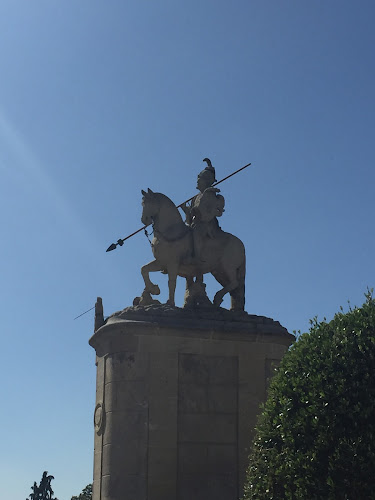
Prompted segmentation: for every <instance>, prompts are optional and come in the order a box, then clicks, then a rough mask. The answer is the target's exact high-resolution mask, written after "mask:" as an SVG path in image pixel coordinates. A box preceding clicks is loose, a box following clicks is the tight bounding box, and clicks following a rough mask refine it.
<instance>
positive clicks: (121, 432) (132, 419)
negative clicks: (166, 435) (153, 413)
mask: <svg viewBox="0 0 375 500" xmlns="http://www.w3.org/2000/svg"><path fill="white" fill-rule="evenodd" d="M131 439H136V440H137V441H138V443H139V446H146V447H147V439H148V411H147V409H146V410H142V411H140V412H137V413H136V412H133V413H126V412H108V413H106V429H105V432H104V434H103V445H106V444H111V443H117V442H121V443H127V442H128V441H129V440H131Z"/></svg>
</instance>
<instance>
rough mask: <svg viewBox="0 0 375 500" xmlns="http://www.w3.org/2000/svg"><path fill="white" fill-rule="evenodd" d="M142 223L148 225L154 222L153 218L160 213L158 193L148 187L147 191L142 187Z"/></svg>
mask: <svg viewBox="0 0 375 500" xmlns="http://www.w3.org/2000/svg"><path fill="white" fill-rule="evenodd" d="M142 207H143V210H142V217H141V221H142V224H144V225H145V226H148V225H149V224H151V223H152V222H153V218H154V217H155V216H156V215H157V214H158V213H159V208H160V206H159V200H158V197H157V193H154V192H153V191H151V189H150V188H148V190H147V192H146V191H143V189H142Z"/></svg>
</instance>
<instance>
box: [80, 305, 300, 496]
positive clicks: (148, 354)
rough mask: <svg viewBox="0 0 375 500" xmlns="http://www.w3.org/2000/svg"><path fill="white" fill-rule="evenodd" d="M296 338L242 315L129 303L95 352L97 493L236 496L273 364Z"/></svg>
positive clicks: (98, 338) (97, 338) (96, 338)
mask: <svg viewBox="0 0 375 500" xmlns="http://www.w3.org/2000/svg"><path fill="white" fill-rule="evenodd" d="M293 339H294V337H293V336H292V335H290V334H289V333H288V332H287V331H286V329H285V328H283V327H281V326H280V324H279V323H278V322H275V321H273V320H272V319H269V318H265V317H260V316H253V315H248V314H246V313H237V314H234V313H231V312H230V311H225V310H222V309H221V310H219V311H218V312H210V311H208V312H205V313H204V312H188V311H185V310H181V309H176V308H169V307H168V306H149V307H147V308H142V307H132V308H127V309H125V310H124V311H122V312H120V313H116V314H114V315H112V316H111V317H110V318H109V319H108V320H107V322H106V324H105V325H104V326H101V327H100V328H99V329H98V330H97V331H96V332H95V334H94V335H93V337H92V338H91V339H90V345H91V346H92V347H93V348H94V349H95V350H96V354H97V390H96V391H97V392H96V409H95V430H96V432H95V459H94V495H93V500H146V499H147V500H193V499H194V500H201V499H202V500H235V499H237V498H239V497H240V496H241V495H242V486H243V484H244V478H245V470H246V467H247V461H248V460H247V457H248V449H249V446H250V443H251V437H252V429H253V428H254V425H255V423H256V417H257V414H258V412H259V404H260V403H261V402H262V401H264V399H265V396H266V389H267V383H268V379H269V377H270V376H271V373H272V366H273V365H277V364H278V363H279V361H280V359H281V358H282V356H283V354H284V353H285V351H286V349H287V348H288V346H289V345H290V344H291V342H292V340H293Z"/></svg>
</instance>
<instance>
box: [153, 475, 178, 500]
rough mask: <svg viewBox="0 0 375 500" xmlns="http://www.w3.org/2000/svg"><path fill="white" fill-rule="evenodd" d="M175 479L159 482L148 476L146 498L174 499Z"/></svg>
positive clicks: (175, 492)
mask: <svg viewBox="0 0 375 500" xmlns="http://www.w3.org/2000/svg"><path fill="white" fill-rule="evenodd" d="M176 488H177V485H176V481H164V482H160V481H158V479H157V478H155V479H154V478H151V479H150V478H149V481H148V496H147V500H176V494H177V491H176Z"/></svg>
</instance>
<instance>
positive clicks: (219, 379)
mask: <svg viewBox="0 0 375 500" xmlns="http://www.w3.org/2000/svg"><path fill="white" fill-rule="evenodd" d="M207 363H208V366H209V384H220V385H224V384H237V381H238V360H237V356H207Z"/></svg>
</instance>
